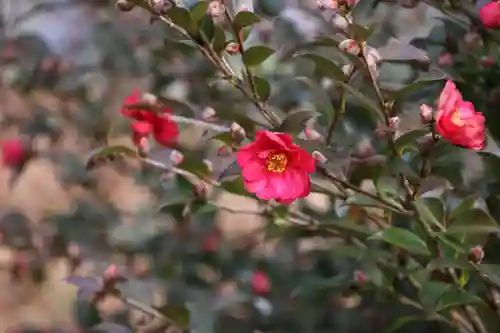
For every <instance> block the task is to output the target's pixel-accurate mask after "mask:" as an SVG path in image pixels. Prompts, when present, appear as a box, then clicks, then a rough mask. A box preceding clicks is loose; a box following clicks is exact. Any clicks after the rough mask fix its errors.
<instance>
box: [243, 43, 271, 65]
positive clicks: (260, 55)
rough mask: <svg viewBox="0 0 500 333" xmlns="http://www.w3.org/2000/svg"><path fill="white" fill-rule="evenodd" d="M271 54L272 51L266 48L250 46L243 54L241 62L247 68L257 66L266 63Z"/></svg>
mask: <svg viewBox="0 0 500 333" xmlns="http://www.w3.org/2000/svg"><path fill="white" fill-rule="evenodd" d="M273 53H274V50H273V49H271V48H269V47H267V46H264V45H256V46H252V47H251V48H249V49H247V50H245V52H244V53H243V62H244V63H245V65H247V66H249V67H252V66H257V65H260V64H261V63H263V62H264V61H266V60H267V58H269V57H270V56H271V55H272V54H273Z"/></svg>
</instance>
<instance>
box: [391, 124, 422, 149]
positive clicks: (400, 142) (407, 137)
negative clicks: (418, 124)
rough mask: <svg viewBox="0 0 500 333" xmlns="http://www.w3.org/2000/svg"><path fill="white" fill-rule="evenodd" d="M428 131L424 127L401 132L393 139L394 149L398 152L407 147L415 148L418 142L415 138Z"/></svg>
mask: <svg viewBox="0 0 500 333" xmlns="http://www.w3.org/2000/svg"><path fill="white" fill-rule="evenodd" d="M428 133H429V130H426V129H414V130H411V131H408V132H406V133H404V134H401V135H400V136H399V137H398V138H397V139H396V140H395V141H394V145H395V146H396V149H397V150H398V151H399V152H400V153H404V151H405V150H406V149H408V148H415V149H416V146H417V144H418V141H417V140H418V139H419V138H421V137H423V136H424V135H426V134H428Z"/></svg>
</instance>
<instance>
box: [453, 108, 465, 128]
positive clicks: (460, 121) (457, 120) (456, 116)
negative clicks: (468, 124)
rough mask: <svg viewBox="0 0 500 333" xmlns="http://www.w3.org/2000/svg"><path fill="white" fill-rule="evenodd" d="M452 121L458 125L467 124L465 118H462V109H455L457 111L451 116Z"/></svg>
mask: <svg viewBox="0 0 500 333" xmlns="http://www.w3.org/2000/svg"><path fill="white" fill-rule="evenodd" d="M451 122H452V123H454V124H455V125H457V126H464V125H465V120H463V119H462V118H460V110H455V112H453V115H452V116H451Z"/></svg>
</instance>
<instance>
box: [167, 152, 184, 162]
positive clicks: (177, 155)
mask: <svg viewBox="0 0 500 333" xmlns="http://www.w3.org/2000/svg"><path fill="white" fill-rule="evenodd" d="M170 160H171V161H172V163H173V164H174V165H179V164H181V163H182V162H183V161H184V155H183V154H182V153H181V152H180V151H178V150H175V149H174V150H172V151H171V152H170Z"/></svg>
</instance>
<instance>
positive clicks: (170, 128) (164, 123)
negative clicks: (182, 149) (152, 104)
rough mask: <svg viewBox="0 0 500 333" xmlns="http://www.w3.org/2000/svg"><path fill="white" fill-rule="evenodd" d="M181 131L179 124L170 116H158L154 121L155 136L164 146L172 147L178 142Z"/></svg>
mask: <svg viewBox="0 0 500 333" xmlns="http://www.w3.org/2000/svg"><path fill="white" fill-rule="evenodd" d="M178 135H179V129H178V127H177V124H176V123H175V122H174V121H172V120H171V119H170V118H169V117H168V116H166V115H162V116H158V115H157V116H156V117H155V118H154V120H153V136H154V138H155V140H156V141H157V142H158V143H159V144H161V145H164V146H170V145H172V144H173V143H175V142H176V141H177V137H178Z"/></svg>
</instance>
